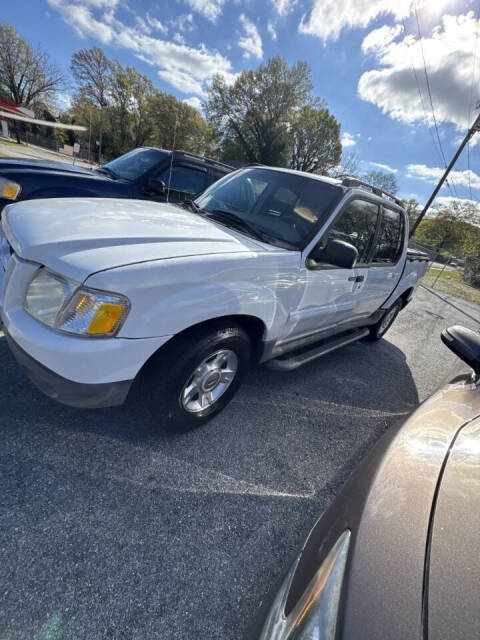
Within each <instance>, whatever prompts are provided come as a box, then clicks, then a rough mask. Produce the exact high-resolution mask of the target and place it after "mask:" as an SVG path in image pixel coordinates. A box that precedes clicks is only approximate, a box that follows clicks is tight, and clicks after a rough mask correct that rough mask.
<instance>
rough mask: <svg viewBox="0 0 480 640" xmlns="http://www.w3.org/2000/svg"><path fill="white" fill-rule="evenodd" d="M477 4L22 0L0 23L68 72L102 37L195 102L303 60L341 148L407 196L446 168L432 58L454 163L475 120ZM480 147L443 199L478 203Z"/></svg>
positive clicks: (459, 0)
mask: <svg viewBox="0 0 480 640" xmlns="http://www.w3.org/2000/svg"><path fill="white" fill-rule="evenodd" d="M479 5H480V0H471V1H470V0H417V1H416V2H412V1H411V0H394V1H392V0H343V1H342V0H276V1H274V0H164V1H163V2H160V1H159V0H16V2H8V3H4V4H3V6H2V12H1V18H0V19H1V20H3V21H5V22H8V23H10V24H12V25H14V26H15V27H16V28H17V29H18V31H19V32H20V33H21V34H22V35H23V36H24V37H26V38H27V39H28V40H29V41H31V42H33V43H38V44H40V45H41V46H42V47H43V48H44V49H45V50H47V51H48V53H49V54H50V56H51V58H52V59H53V61H54V62H56V63H57V64H58V65H60V66H61V67H64V68H65V70H68V66H69V62H70V58H71V55H72V53H73V52H74V51H76V50H78V49H79V48H82V47H89V46H92V45H94V44H96V45H99V46H101V47H103V48H104V50H105V52H106V53H107V55H108V56H109V57H111V58H116V59H118V60H120V61H121V62H122V63H123V64H130V65H135V66H136V67H137V68H138V69H139V70H140V71H141V72H142V73H145V74H146V75H148V76H150V77H151V78H152V80H153V82H154V84H155V86H157V87H158V88H159V89H161V90H164V91H168V92H170V93H173V94H175V95H176V96H177V97H178V98H179V99H181V100H187V101H188V102H189V103H190V104H192V105H193V106H196V107H199V105H200V104H201V100H202V98H203V97H204V96H205V91H206V89H207V87H208V83H209V80H210V78H211V76H212V74H213V73H215V72H220V73H223V74H224V75H225V76H226V77H227V78H228V79H229V81H233V80H234V78H235V75H236V74H237V73H239V72H240V71H242V70H244V69H248V68H252V67H255V66H257V65H258V64H259V63H260V62H262V61H265V60H266V59H267V58H268V57H269V56H271V55H277V54H280V55H282V56H284V57H285V58H286V59H287V60H288V61H289V62H290V63H293V62H295V61H296V60H298V59H302V60H306V61H307V62H308V63H309V64H310V65H311V68H312V77H313V82H314V87H315V91H314V92H315V94H316V95H318V96H320V97H322V98H324V99H325V101H326V102H327V105H328V107H329V109H330V110H331V112H332V113H333V114H334V115H335V117H336V118H337V119H338V120H339V122H340V123H341V127H342V141H343V143H344V150H345V151H347V152H355V153H356V154H358V157H359V159H360V160H361V162H362V164H361V168H362V170H364V171H368V170H371V169H388V168H390V169H392V170H393V171H394V173H395V175H396V177H397V180H398V183H399V185H400V195H402V196H403V197H407V198H409V197H414V198H416V199H418V200H419V201H424V200H425V199H426V198H427V197H428V195H429V194H430V192H431V190H432V189H433V186H434V184H435V182H436V180H437V179H438V177H439V175H440V174H441V167H442V157H441V152H440V149H439V147H438V143H437V142H436V132H435V129H434V124H433V115H432V110H431V106H430V101H429V97H428V90H427V82H426V77H425V70H424V64H423V59H425V63H426V68H427V73H428V80H429V85H430V91H431V95H432V100H433V106H434V113H435V119H436V121H437V124H438V130H439V135H440V139H441V143H442V147H443V152H444V154H445V156H446V158H447V160H448V159H449V158H450V157H451V156H452V155H453V153H454V151H455V149H456V145H458V143H459V140H460V139H461V138H462V137H463V135H464V133H465V131H466V126H467V122H468V113H469V111H470V120H473V119H474V117H475V114H476V113H478V112H475V110H474V108H475V103H476V101H477V100H480V83H479V81H480V72H479V68H478V67H479V66H480V38H478V33H479V31H480V25H479V22H478V20H477V18H478V15H479V13H478V11H479ZM415 8H416V9H417V16H418V24H417V17H416V15H415ZM419 27H420V33H421V35H422V38H421V39H420V38H419V31H418V28H419ZM477 40H478V41H477ZM474 67H475V68H474ZM414 69H415V71H416V74H417V80H418V84H417V80H416V78H415V73H414ZM477 135H479V136H480V134H477ZM479 140H480V137H479ZM479 149H480V147H476V146H475V144H473V145H472V147H471V152H470V167H471V169H470V173H469V172H468V171H467V158H466V153H465V154H464V155H463V156H462V157H461V158H460V160H459V162H458V164H457V167H456V171H455V173H454V174H453V175H452V178H451V180H450V183H451V190H449V189H448V187H445V188H444V189H442V191H441V194H440V195H441V197H442V198H450V197H452V194H453V195H458V197H460V198H465V199H468V198H470V188H471V195H472V197H473V199H474V200H477V199H478V197H479V196H480V167H478V160H479V153H480V152H479Z"/></svg>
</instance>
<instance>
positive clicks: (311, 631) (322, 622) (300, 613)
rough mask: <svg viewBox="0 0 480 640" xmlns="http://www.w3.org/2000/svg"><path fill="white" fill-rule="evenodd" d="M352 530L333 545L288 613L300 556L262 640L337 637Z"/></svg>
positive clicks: (271, 613)
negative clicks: (286, 609)
mask: <svg viewBox="0 0 480 640" xmlns="http://www.w3.org/2000/svg"><path fill="white" fill-rule="evenodd" d="M350 536H351V533H350V531H349V530H348V529H347V530H346V531H344V532H343V533H342V535H341V536H340V537H339V538H338V540H337V542H336V543H335V544H334V545H333V547H332V549H331V550H330V552H329V553H328V555H327V557H326V558H325V560H324V561H323V562H322V564H321V566H320V568H319V569H318V571H317V573H316V574H315V575H314V576H313V578H312V579H311V581H310V583H309V584H308V586H307V588H306V589H305V591H304V592H303V594H302V596H301V597H300V599H299V600H298V602H297V604H296V605H295V607H294V608H293V609H292V611H290V612H289V614H288V616H286V615H285V605H286V603H287V599H288V594H289V592H290V588H291V586H292V582H293V578H294V576H295V572H296V570H297V567H298V563H299V560H300V557H299V558H298V559H297V561H296V562H295V563H294V564H293V566H292V569H291V570H290V572H289V573H288V575H287V577H286V578H285V580H284V582H283V584H282V586H281V587H280V591H279V592H278V594H277V597H276V598H275V601H274V603H273V605H272V607H271V609H270V613H269V614H268V618H267V620H266V622H265V625H264V627H263V630H262V634H261V636H260V640H311V639H312V638H315V640H334V638H335V634H336V629H337V619H338V610H339V606H340V596H341V591H342V584H343V577H344V574H345V567H346V564H347V558H348V548H349V546H350Z"/></svg>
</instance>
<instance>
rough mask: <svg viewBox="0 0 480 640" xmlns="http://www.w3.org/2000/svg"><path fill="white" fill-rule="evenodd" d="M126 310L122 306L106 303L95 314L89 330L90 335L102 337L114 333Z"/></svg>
mask: <svg viewBox="0 0 480 640" xmlns="http://www.w3.org/2000/svg"><path fill="white" fill-rule="evenodd" d="M123 312H124V308H123V307H122V306H121V305H120V304H112V303H108V302H107V303H104V304H102V306H101V307H100V308H99V309H98V311H97V312H96V313H95V315H94V317H93V318H92V321H91V322H90V325H89V327H88V329H87V333H88V334H89V335H100V334H110V333H112V332H113V331H114V330H115V328H116V326H117V324H118V322H119V320H120V318H121V317H122V314H123Z"/></svg>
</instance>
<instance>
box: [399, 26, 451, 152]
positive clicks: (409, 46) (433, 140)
mask: <svg viewBox="0 0 480 640" xmlns="http://www.w3.org/2000/svg"><path fill="white" fill-rule="evenodd" d="M402 24H403V32H404V34H405V39H407V38H408V33H407V28H406V26H405V20H404V19H403V18H402ZM407 47H408V49H409V53H410V64H411V67H412V70H413V75H414V76H415V82H416V84H417V90H418V95H419V97H420V103H421V105H422V110H423V117H424V119H425V122H426V123H427V127H428V131H429V133H430V136H431V138H432V143H433V146H434V148H435V151H436V152H437V153H438V155H439V157H440V162H442V156H441V154H440V150H439V148H438V145H437V141H436V140H435V136H434V134H433V131H432V129H431V127H430V125H429V124H428V116H427V108H426V106H425V101H424V99H423V94H422V89H421V87H420V81H419V79H418V74H417V70H416V68H415V63H414V61H413V56H412V50H411V45H410V44H409V43H408V42H407Z"/></svg>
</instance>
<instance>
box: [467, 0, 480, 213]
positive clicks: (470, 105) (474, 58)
mask: <svg viewBox="0 0 480 640" xmlns="http://www.w3.org/2000/svg"><path fill="white" fill-rule="evenodd" d="M479 14H480V0H479V3H478V5H477V14H476V19H475V23H476V24H475V46H474V48H473V68H472V82H471V84H470V97H469V100H468V116H467V123H468V125H467V126H470V116H471V113H472V98H473V85H474V83H475V68H476V64H477V42H478V17H479ZM467 171H468V190H469V192H470V200H472V201H473V194H472V180H471V177H470V140H469V141H468V144H467Z"/></svg>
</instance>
